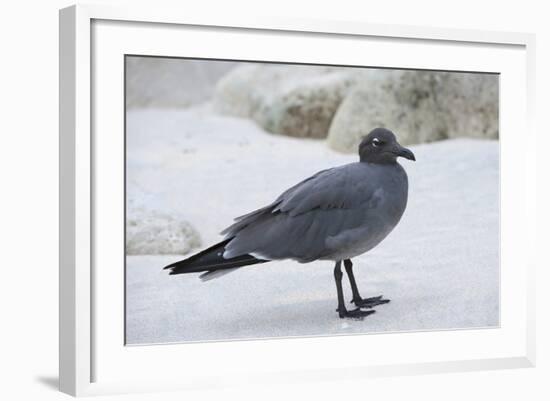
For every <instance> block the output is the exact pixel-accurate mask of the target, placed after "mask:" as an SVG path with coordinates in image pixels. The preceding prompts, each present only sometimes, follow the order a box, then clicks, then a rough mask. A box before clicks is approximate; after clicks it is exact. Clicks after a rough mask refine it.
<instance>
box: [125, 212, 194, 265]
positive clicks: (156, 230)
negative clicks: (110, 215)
mask: <svg viewBox="0 0 550 401" xmlns="http://www.w3.org/2000/svg"><path fill="white" fill-rule="evenodd" d="M199 246H201V239H200V235H199V233H198V232H197V231H196V230H195V229H194V228H193V227H192V226H191V225H190V224H189V223H188V222H186V221H184V220H181V219H178V218H176V217H174V216H171V215H168V214H164V213H160V212H158V211H155V210H145V209H143V208H139V209H133V208H131V209H129V210H128V213H127V219H126V253H127V254H128V255H184V254H187V253H189V252H190V251H191V250H193V249H195V248H198V247H199Z"/></svg>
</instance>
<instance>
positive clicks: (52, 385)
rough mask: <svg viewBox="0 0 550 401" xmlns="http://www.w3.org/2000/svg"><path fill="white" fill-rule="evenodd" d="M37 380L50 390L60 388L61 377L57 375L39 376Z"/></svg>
mask: <svg viewBox="0 0 550 401" xmlns="http://www.w3.org/2000/svg"><path fill="white" fill-rule="evenodd" d="M35 380H36V381H37V382H38V383H40V384H42V385H43V386H44V387H47V388H49V389H50V390H55V391H58V390H59V378H58V377H57V376H39V377H36V378H35Z"/></svg>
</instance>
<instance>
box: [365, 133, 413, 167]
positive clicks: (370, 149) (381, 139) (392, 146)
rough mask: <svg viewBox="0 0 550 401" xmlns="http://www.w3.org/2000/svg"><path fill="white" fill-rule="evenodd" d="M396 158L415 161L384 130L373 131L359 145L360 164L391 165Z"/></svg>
mask: <svg viewBox="0 0 550 401" xmlns="http://www.w3.org/2000/svg"><path fill="white" fill-rule="evenodd" d="M398 157H404V158H405V159H409V160H413V161H415V160H416V159H415V158H414V154H413V152H411V151H410V150H409V149H407V148H404V147H403V146H401V145H400V144H399V142H397V139H396V138H395V135H394V133H393V132H391V131H390V130H388V129H386V128H375V129H373V130H372V131H371V132H370V133H369V134H368V135H367V136H366V137H364V138H363V140H362V141H361V143H360V144H359V158H360V160H361V161H362V162H366V163H374V164H391V163H395V162H396V160H397V158H398Z"/></svg>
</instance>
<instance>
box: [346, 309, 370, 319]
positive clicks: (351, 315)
mask: <svg viewBox="0 0 550 401" xmlns="http://www.w3.org/2000/svg"><path fill="white" fill-rule="evenodd" d="M375 312H376V311H374V310H361V309H359V308H357V309H353V310H350V311H348V310H345V309H344V310H343V311H341V310H339V311H338V315H339V316H340V319H344V318H348V319H356V320H363V319H364V318H365V317H367V316H368V315H372V314H373V313H375Z"/></svg>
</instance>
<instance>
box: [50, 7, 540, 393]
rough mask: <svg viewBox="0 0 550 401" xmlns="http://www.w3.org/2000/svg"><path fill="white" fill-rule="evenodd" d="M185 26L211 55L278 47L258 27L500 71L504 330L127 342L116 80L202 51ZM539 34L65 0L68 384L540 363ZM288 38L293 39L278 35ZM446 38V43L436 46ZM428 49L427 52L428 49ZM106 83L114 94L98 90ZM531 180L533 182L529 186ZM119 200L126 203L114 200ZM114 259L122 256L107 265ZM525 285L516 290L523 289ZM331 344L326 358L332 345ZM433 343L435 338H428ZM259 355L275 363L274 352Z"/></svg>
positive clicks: (64, 385)
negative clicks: (128, 67) (132, 59)
mask: <svg viewBox="0 0 550 401" xmlns="http://www.w3.org/2000/svg"><path fill="white" fill-rule="evenodd" d="M191 31H192V32H191ZM178 35H198V36H197V38H198V37H200V39H201V40H202V41H208V40H212V43H209V42H202V43H209V44H211V46H208V47H209V49H210V50H209V51H210V52H211V53H210V55H216V56H217V57H218V58H232V59H250V57H253V58H254V59H258V60H263V59H266V57H268V56H266V55H265V54H261V51H262V50H261V49H260V48H259V47H258V46H256V47H255V45H254V44H253V42H254V40H253V39H255V37H254V35H261V38H262V40H265V41H266V42H267V43H273V44H277V43H279V44H281V45H284V46H275V47H273V46H265V45H263V46H262V48H264V50H263V51H264V52H265V51H268V50H269V49H271V53H270V55H269V58H270V59H273V60H281V61H300V60H301V59H303V60H302V61H305V62H319V63H323V62H325V63H328V62H329V61H330V60H328V58H327V59H325V58H323V57H324V56H319V55H317V53H315V51H313V50H312V52H311V53H310V54H308V55H303V54H300V52H299V51H298V50H299V49H300V47H299V45H292V44H289V43H287V42H284V41H286V40H289V39H292V40H293V41H294V42H296V41H297V42H299V41H300V40H303V41H304V42H303V43H306V42H308V43H309V42H311V43H313V42H315V41H324V42H323V45H327V46H328V45H330V43H329V42H330V41H331V40H333V39H337V40H338V41H339V48H340V51H341V53H340V55H338V54H337V53H338V52H337V51H336V48H335V51H334V52H333V53H334V54H331V55H330V56H328V55H327V56H326V57H341V59H342V60H341V63H342V64H350V63H352V62H353V61H354V60H355V63H356V64H357V65H364V63H365V62H364V60H363V59H361V57H362V56H361V55H357V56H353V55H351V54H350V50H349V49H353V48H354V47H353V46H359V45H360V46H363V44H364V45H365V46H371V47H369V49H371V50H372V52H373V54H378V55H379V56H380V58H378V59H377V61H376V65H377V66H382V67H394V68H395V67H401V68H431V69H444V70H453V69H454V70H467V71H487V72H498V73H500V74H501V76H502V78H503V80H502V82H501V122H500V123H501V202H502V205H501V206H502V207H501V262H502V266H501V269H502V273H501V289H502V291H501V308H502V311H503V312H502V315H501V326H500V327H499V328H498V329H494V330H458V331H447V332H428V333H400V334H387V335H386V334H385V335H370V336H364V335H358V336H340V337H326V338H315V339H309V338H300V339H290V340H284V339H283V340H277V341H274V340H255V341H233V342H223V343H207V344H180V345H162V346H151V347H125V346H124V339H123V337H122V336H121V335H120V333H121V331H123V326H124V322H123V319H121V316H122V317H123V314H124V311H123V309H121V308H120V307H119V306H120V300H121V299H122V298H123V297H122V296H121V294H122V293H123V292H124V288H123V287H122V286H121V285H120V283H121V281H120V279H121V275H122V277H123V273H121V271H119V270H117V269H118V268H120V269H122V270H123V268H124V266H123V265H122V266H120V263H119V262H120V256H121V255H120V254H119V253H118V250H117V249H116V248H113V249H106V248H104V247H103V245H101V244H102V241H104V240H105V239H108V240H109V242H112V243H113V244H118V245H120V240H121V236H120V235H118V236H117V234H116V233H115V234H108V233H106V232H103V231H102V230H105V227H108V229H109V231H114V232H116V231H117V229H116V228H117V227H115V226H113V227H109V226H108V223H106V222H107V220H106V216H108V215H110V213H111V212H112V213H113V214H112V215H110V216H114V217H115V219H114V220H111V221H118V220H117V219H118V217H117V216H118V215H117V213H119V212H120V211H121V208H122V203H121V202H120V198H119V197H118V196H119V195H120V192H118V190H115V193H113V196H112V198H111V199H110V200H108V201H109V202H108V203H106V201H107V200H106V199H104V198H102V195H101V193H105V191H107V190H108V189H109V188H115V189H116V188H117V186H120V184H121V181H120V179H121V177H120V176H119V175H118V174H111V176H112V179H108V180H107V181H108V182H107V181H106V180H103V179H98V177H102V176H104V175H105V171H113V169H114V170H115V171H120V170H118V169H119V168H120V164H121V160H122V157H123V154H121V153H120V152H119V151H120V146H121V144H122V143H121V142H120V139H121V138H122V137H123V132H120V135H121V136H119V135H112V137H111V139H112V141H113V142H112V143H111V142H109V141H110V140H111V139H109V140H101V141H99V142H98V141H96V139H95V138H94V132H97V130H101V129H110V128H113V129H115V130H117V131H120V130H119V128H120V127H121V125H120V124H121V121H123V117H122V116H123V114H124V107H123V103H121V100H120V99H121V96H122V93H119V94H118V95H117V94H116V93H117V91H118V92H120V88H121V87H120V85H119V84H120V79H121V76H120V74H121V71H122V68H123V67H122V66H123V62H122V59H120V56H121V55H124V54H127V53H131V54H151V55H155V54H156V55H165V56H171V55H176V56H185V55H187V56H191V57H194V56H197V55H198V53H197V52H198V50H197V51H194V50H190V49H185V46H184V45H182V44H181V43H182V41H181V40H180V41H178V38H179V39H181V37H185V36H181V37H179V36H178ZM201 35H202V36H201ZM220 35H225V38H224V39H231V40H233V41H234V42H232V43H240V44H238V45H235V46H238V47H235V48H231V46H224V49H222V48H221V47H218V48H217V47H216V44H215V41H216V40H218V39H219V38H220ZM167 38H170V40H166V39H167ZM256 39H257V38H256ZM239 41H241V42H239ZM189 42H191V41H189ZM382 42H383V43H382ZM247 43H248V45H247ZM319 43H321V42H319ZM534 43H535V38H534V36H533V35H531V34H524V33H507V32H484V31H471V30H458V29H438V28H427V27H415V26H393V25H374V24H368V23H361V22H348V21H315V20H292V19H276V18H273V19H270V18H250V19H248V18H244V17H243V18H242V19H241V20H235V19H229V18H224V17H223V16H215V15H199V14H188V13H187V12H185V10H172V11H166V10H162V9H156V8H154V7H151V8H138V7H132V8H112V7H108V6H91V5H86V6H83V5H78V6H72V7H69V8H66V9H63V10H61V11H60V364H59V365H60V366H59V370H60V372H59V374H60V390H61V391H63V392H66V393H69V394H72V395H94V394H108V393H121V392H122V393H126V392H134V391H155V390H167V389H201V388H208V387H220V386H230V385H239V384H240V385H245V384H247V383H248V382H250V381H253V382H255V383H260V384H261V383H267V382H269V383H285V382H295V381H311V380H325V379H328V378H329V377H330V378H333V379H337V378H339V377H344V376H346V377H348V378H349V377H352V378H356V379H357V380H360V379H361V378H364V377H370V376H381V375H382V376H385V375H399V374H418V373H430V372H442V371H467V370H479V369H503V368H512V367H530V366H534V363H535V338H534V332H535V329H534V324H535V322H534V310H535V306H534V302H535V301H534V300H535V294H534V288H535V283H534V266H535V263H536V259H535V256H534V255H535V254H534V252H532V249H533V247H534V245H532V244H534V243H535V241H534V237H535V219H536V209H535V204H534V203H535V186H536V182H535V178H534V177H535V174H533V172H534V171H535V149H533V147H531V148H525V149H521V150H517V149H515V153H514V160H515V162H516V163H515V168H514V169H513V170H512V169H511V168H510V167H511V151H512V150H513V148H514V147H513V139H514V138H518V137H519V136H520V135H525V136H522V137H523V138H525V137H528V138H532V139H533V140H534V136H535V133H534V131H533V129H532V112H533V110H534V105H533V102H534ZM381 44H383V46H381ZM348 45H349V46H348ZM293 46H294V48H293ZM392 46H401V47H396V48H395V49H400V50H403V51H394V52H390V51H386V52H384V51H383V50H380V48H381V47H386V48H391V47H392ZM283 47H284V48H285V49H286V50H285V51H287V53H284V52H283V51H282V50H280V49H279V48H283ZM276 49H279V50H276ZM377 49H378V50H377ZM408 49H412V50H411V51H409V50H408ZM276 51H279V53H277V54H276ZM436 51H437V52H438V53H439V52H440V53H439V54H440V55H441V56H440V57H429V56H430V54H433V53H434V52H436ZM216 52H217V53H216ZM346 52H347V53H346ZM175 53H177V54H175ZM489 53H491V54H489ZM254 54H255V56H254ZM346 54H347V56H346ZM456 54H463V55H464V57H462V58H461V61H460V63H459V62H456V61H453V60H454V59H453V57H455V56H453V55H456ZM420 55H424V56H425V57H423V58H422V60H419V59H420V58H421V56H420ZM202 56H204V54H202ZM207 56H208V55H207ZM352 56H353V57H352ZM382 56H383V57H382ZM346 57H347V59H346V60H344V58H346ZM354 57H355V58H354ZM352 59H353V60H352ZM333 60H334V58H333ZM453 63H454V64H453ZM453 66H454V67H453ZM111 74H112V75H111ZM113 91H114V92H113ZM107 92H108V93H107ZM113 94H114V95H113ZM98 97H101V98H102V99H103V100H105V102H97V98H98ZM510 110H514V111H515V112H514V113H510V112H509V111H510ZM507 112H508V113H507ZM94 130H95V131H94ZM103 185H105V187H103ZM519 185H520V186H521V189H522V190H521V191H518V190H517V188H518V186H519ZM120 189H121V188H120ZM110 203H113V204H116V205H118V206H117V207H115V208H114V209H113V210H110V209H109V207H110V206H109V204H110ZM117 224H120V222H119V223H117ZM118 227H119V228H120V227H121V226H118ZM514 227H516V228H520V227H521V228H523V229H522V230H516V231H521V232H523V233H524V234H523V237H522V238H518V234H515V233H514V230H512V228H514ZM525 233H528V234H525ZM111 235H112V237H111ZM106 264H109V265H110V266H115V268H113V269H110V270H109V271H108V272H106V271H104V270H101V269H102V268H104V266H106ZM111 272H115V273H111ZM109 274H114V275H113V276H112V277H111V276H109ZM98 291H99V292H100V293H101V295H99V294H98ZM512 293H513V294H514V296H515V298H514V299H510V296H511V294H512ZM449 344H453V347H448V346H449ZM390 347H391V348H390ZM400 347H401V348H400ZM439 347H440V348H439ZM363 348H368V349H369V350H370V352H369V358H368V360H366V359H365V358H361V357H360V355H358V354H357V352H356V351H354V352H356V356H358V358H348V359H346V358H345V357H341V353H339V351H338V350H340V351H341V350H353V349H363ZM447 348H453V349H447ZM321 349H322V350H323V351H324V353H323V358H319V350H321ZM387 349H392V350H394V351H395V353H399V356H396V355H388V354H389V353H388V352H384V350H387ZM423 349H424V350H425V352H421V351H422V350H423ZM438 353H439V354H438ZM289 354H292V355H294V356H296V358H298V359H297V360H293V362H292V366H291V364H289V362H288V358H286V359H285V356H288V355H289ZM347 354H349V352H348V353H347ZM258 355H262V360H263V361H269V364H263V363H264V362H262V360H259V359H257V356H258ZM182 356H185V358H182ZM205 358H206V359H207V360H209V359H211V358H220V359H221V360H227V361H231V364H225V365H224V364H223V363H221V364H220V365H221V366H219V367H217V368H216V369H214V371H212V369H211V368H210V369H206V368H205V367H204V366H202V365H201V362H200V360H201V359H205ZM357 359H358V360H357ZM182 360H185V361H190V362H193V369H189V367H186V363H187V364H189V363H190V362H186V363H182V362H181V361H182ZM178 361H179V362H178ZM262 364H263V365H262ZM151 366H155V370H156V371H152V370H151V369H150V367H151ZM159 366H164V367H165V368H164V369H159V368H158V367H159ZM174 367H177V368H178V369H179V374H178V375H177V376H174V375H170V374H169V372H170V370H172V371H173V370H174ZM207 372H208V373H207ZM235 372H236V373H235ZM182 377H184V378H182Z"/></svg>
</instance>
